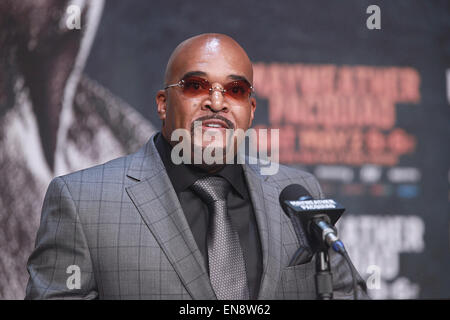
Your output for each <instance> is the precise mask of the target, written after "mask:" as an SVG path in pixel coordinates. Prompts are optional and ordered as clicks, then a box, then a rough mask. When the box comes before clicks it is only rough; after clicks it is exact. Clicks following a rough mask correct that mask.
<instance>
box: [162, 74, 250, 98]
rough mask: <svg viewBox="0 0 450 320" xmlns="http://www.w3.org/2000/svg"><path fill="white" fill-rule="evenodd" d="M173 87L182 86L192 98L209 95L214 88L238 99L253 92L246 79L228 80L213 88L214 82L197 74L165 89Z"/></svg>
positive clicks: (185, 92)
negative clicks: (222, 84) (221, 86)
mask: <svg viewBox="0 0 450 320" xmlns="http://www.w3.org/2000/svg"><path fill="white" fill-rule="evenodd" d="M171 87H180V88H181V89H182V90H183V94H184V95H185V96H187V97H192V98H195V97H200V96H203V95H209V94H211V93H212V92H213V91H214V90H218V91H220V92H222V94H223V95H224V96H225V97H229V98H232V99H234V100H238V101H244V100H246V99H248V98H249V97H250V95H251V94H252V92H253V87H252V85H251V84H250V83H249V82H248V81H246V80H234V81H231V82H228V83H227V84H225V85H224V86H223V89H222V88H220V87H218V86H216V87H214V88H213V87H212V84H211V83H210V82H209V81H208V80H206V79H203V78H201V77H196V76H188V77H185V78H183V79H182V80H180V81H178V82H177V83H174V84H170V85H168V86H167V87H165V88H164V89H168V88H171Z"/></svg>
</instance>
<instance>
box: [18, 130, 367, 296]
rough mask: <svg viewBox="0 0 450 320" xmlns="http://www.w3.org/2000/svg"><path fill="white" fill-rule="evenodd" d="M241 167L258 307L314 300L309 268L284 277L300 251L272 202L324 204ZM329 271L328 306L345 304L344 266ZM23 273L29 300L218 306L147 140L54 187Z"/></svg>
mask: <svg viewBox="0 0 450 320" xmlns="http://www.w3.org/2000/svg"><path fill="white" fill-rule="evenodd" d="M243 167H244V173H245V178H246V181H247V185H248V188H249V193H250V196H251V201H252V204H253V208H254V211H255V215H256V220H257V225H258V229H259V235H260V240H261V246H262V253H263V274H262V278H261V285H260V291H259V295H258V299H315V296H316V291H315V283H314V274H315V264H314V259H313V260H312V261H311V262H309V263H306V264H302V265H297V266H293V267H288V263H289V260H290V258H291V257H292V256H293V254H294V252H295V251H296V250H297V249H298V248H299V247H300V246H307V242H306V241H304V240H302V239H297V237H296V235H295V233H294V230H293V226H292V224H291V222H290V220H289V219H288V217H287V216H286V215H285V214H284V212H283V211H282V209H281V207H280V205H279V200H278V197H279V194H280V192H281V190H282V189H283V188H284V187H285V186H287V185H289V184H291V183H298V184H301V185H303V186H304V187H305V188H306V189H307V190H308V191H309V192H310V193H311V195H312V196H313V197H314V198H321V197H322V196H323V195H322V191H321V189H320V186H319V184H318V182H317V180H316V179H315V178H314V177H313V176H312V175H311V174H308V173H306V172H302V171H299V170H296V169H292V168H288V167H285V166H280V168H279V171H278V173H277V174H276V175H272V176H261V175H260V173H259V167H258V166H257V165H249V164H245V165H243ZM331 264H332V271H333V284H334V290H335V293H334V296H335V297H336V298H352V291H351V288H352V285H351V284H352V281H351V274H350V272H349V269H348V267H347V265H346V264H345V263H344V261H343V260H342V259H341V257H340V256H338V255H334V254H332V253H331ZM71 266H72V267H71ZM73 266H75V268H77V269H76V271H74V270H75V269H73V268H74V267H73ZM27 269H28V272H29V274H30V278H29V281H28V285H27V290H26V299H52V298H53V299H95V298H100V299H216V297H215V294H214V291H213V289H212V287H211V283H210V281H209V277H208V273H207V269H206V266H205V263H204V259H203V257H202V255H201V253H200V250H199V249H198V247H197V244H196V242H195V240H194V237H193V235H192V233H191V230H190V228H189V225H188V222H187V220H186V218H185V216H184V213H183V211H182V208H181V205H180V203H179V201H178V198H177V195H176V193H175V191H174V189H173V187H172V185H171V182H170V180H169V177H168V175H167V173H166V170H165V168H164V165H163V163H162V161H161V159H160V157H159V153H158V151H157V149H156V147H155V145H154V142H153V136H152V137H151V139H150V140H149V142H148V143H147V144H146V145H144V146H143V147H142V148H141V149H140V150H139V151H137V152H136V153H134V154H131V155H128V156H125V157H121V158H118V159H115V160H112V161H110V162H107V163H105V164H103V165H99V166H95V167H92V168H88V169H85V170H81V171H78V172H74V173H71V174H68V175H65V176H61V177H57V178H55V179H53V180H52V182H51V183H50V185H49V187H48V190H47V193H46V196H45V200H44V204H43V208H42V215H41V222H40V227H39V230H38V233H37V237H36V246H35V250H34V251H33V253H32V254H31V256H30V258H29V260H28V265H27ZM74 277H78V278H77V279H78V280H74V279H75V278H74ZM360 280H361V279H360ZM77 281H78V282H77ZM71 284H72V285H71ZM359 290H360V292H359V294H360V295H361V296H365V293H364V290H362V289H359Z"/></svg>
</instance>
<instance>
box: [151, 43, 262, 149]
mask: <svg viewBox="0 0 450 320" xmlns="http://www.w3.org/2000/svg"><path fill="white" fill-rule="evenodd" d="M239 49H240V48H239ZM241 50H242V49H240V50H238V49H236V48H235V47H233V45H232V44H229V43H221V41H220V40H218V39H215V38H213V39H210V40H209V41H206V42H205V43H202V44H200V45H198V44H197V45H193V46H191V47H190V48H187V49H185V50H182V51H181V52H180V53H179V56H178V57H177V58H176V59H175V60H176V61H175V62H174V66H173V72H172V76H171V77H170V78H171V79H168V80H167V81H168V82H169V83H167V84H168V85H170V84H173V83H177V82H178V81H179V80H181V79H183V78H186V75H194V76H197V77H199V78H202V79H206V80H208V82H209V83H210V84H211V85H212V87H213V88H215V87H217V88H220V89H222V88H224V86H226V84H228V83H230V82H232V81H234V80H237V79H241V80H245V81H248V82H249V83H250V84H251V82H252V69H251V65H249V61H248V58H247V57H246V56H245V58H244V57H243V56H242V51H241ZM157 103H158V113H159V115H160V118H161V119H162V120H163V121H164V123H163V128H162V133H163V135H164V136H165V138H166V139H167V140H168V141H170V137H171V134H172V132H173V131H174V130H175V129H185V130H187V131H188V132H191V133H192V129H193V126H194V121H200V120H202V128H201V129H202V130H201V132H202V134H203V135H215V134H217V133H218V132H220V133H221V134H222V137H223V138H224V139H223V140H222V141H214V142H211V141H204V140H203V139H201V140H199V139H197V138H198V136H197V137H196V139H195V141H193V144H194V145H201V147H202V149H204V148H205V147H206V146H208V145H210V144H211V143H213V144H214V146H215V147H227V145H226V142H225V136H226V135H225V130H226V129H234V130H236V129H242V130H244V131H246V130H247V129H248V128H249V127H250V126H251V123H252V120H253V117H254V111H255V108H256V102H255V99H254V98H253V97H250V96H249V95H247V96H246V97H245V99H234V98H232V97H229V96H228V95H226V94H225V95H224V94H223V93H222V92H221V91H220V90H219V89H217V90H213V91H212V93H207V94H203V95H198V96H189V95H187V94H185V93H184V92H183V89H182V88H180V87H178V86H175V87H171V88H168V89H166V90H161V91H159V92H158V95H157ZM218 126H220V128H219V127H218ZM191 138H192V137H191ZM175 143H176V142H175Z"/></svg>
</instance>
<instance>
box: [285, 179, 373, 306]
mask: <svg viewBox="0 0 450 320" xmlns="http://www.w3.org/2000/svg"><path fill="white" fill-rule="evenodd" d="M279 201H280V204H281V207H282V208H283V211H284V212H285V213H286V214H287V216H288V217H289V218H290V219H291V221H292V224H293V226H294V230H295V233H296V235H297V237H298V239H301V238H303V230H305V231H306V238H307V240H308V242H309V244H310V246H311V249H312V250H313V252H314V253H316V256H317V258H316V290H317V296H318V298H319V299H331V298H332V297H333V285H332V275H331V271H330V260H329V257H328V254H327V249H328V248H332V249H333V250H334V251H336V252H337V253H339V254H340V255H342V256H343V257H344V259H345V261H346V262H347V264H348V266H349V268H350V272H351V275H352V287H353V298H354V299H355V300H356V299H357V298H358V295H357V279H358V272H357V271H356V268H355V266H354V265H353V263H352V261H351V260H350V257H349V255H348V253H347V250H346V249H345V247H344V244H343V243H342V241H341V240H340V239H339V237H338V236H337V230H336V228H335V227H334V224H335V223H336V222H337V221H338V219H339V218H340V217H341V215H342V213H343V212H344V211H345V208H344V207H342V206H341V205H340V204H339V203H337V202H336V201H334V200H332V199H323V200H314V199H313V198H312V196H311V195H310V193H309V192H308V190H306V189H305V188H304V187H303V186H301V185H299V184H291V185H288V186H287V187H285V188H284V189H283V191H281V193H280V197H279ZM302 227H303V228H302ZM299 258H300V260H301V262H297V261H298V260H299ZM311 258H312V253H311V252H310V251H308V250H303V249H302V248H300V249H299V250H297V252H296V253H295V254H294V256H293V257H292V259H291V262H290V263H289V265H290V266H292V265H296V264H301V263H305V262H308V261H309V260H311ZM361 285H362V287H363V290H366V286H365V282H364V281H361Z"/></svg>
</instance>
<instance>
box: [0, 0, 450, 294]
mask: <svg viewBox="0 0 450 320" xmlns="http://www.w3.org/2000/svg"><path fill="white" fill-rule="evenodd" d="M70 4H72V5H73V4H75V5H77V6H79V7H80V8H81V12H82V15H81V19H80V21H81V25H80V29H78V28H76V27H75V28H73V26H74V25H72V28H69V27H68V26H67V24H65V23H64V22H65V21H67V19H70V18H71V17H70V12H69V13H68V11H67V10H66V9H67V6H68V5H70ZM371 5H377V8H375V9H374V10H375V11H372V10H369V12H368V11H367V10H368V7H369V6H371ZM378 9H379V10H378ZM55 17H56V18H55ZM0 27H1V28H0V48H2V49H1V53H0V68H1V72H0V121H1V134H0V147H1V149H0V165H1V167H0V175H1V176H0V178H1V180H0V181H2V182H1V186H0V192H1V199H0V200H1V201H0V210H1V211H0V219H1V220H0V246H1V250H2V251H1V252H2V254H1V257H0V294H1V296H2V297H3V298H22V297H23V296H24V287H25V284H26V281H27V277H28V275H27V273H26V269H25V264H26V259H27V258H28V256H29V254H30V252H31V250H32V248H33V242H34V238H35V234H36V230H37V227H38V224H39V216H40V208H41V205H42V199H43V195H44V192H45V190H46V187H47V185H48V183H49V181H50V179H51V178H52V177H54V176H56V175H60V174H64V173H67V172H70V171H73V170H77V169H81V168H84V167H87V166H90V165H93V164H96V163H101V162H104V161H107V160H109V159H112V158H114V157H117V156H119V155H122V154H126V153H129V152H132V151H134V150H136V149H137V148H138V147H139V145H141V144H143V143H145V141H146V140H147V139H148V137H149V135H150V134H151V133H152V132H154V130H157V129H158V128H159V127H160V122H159V119H158V118H157V113H156V105H155V93H156V91H157V90H159V89H160V88H161V87H162V86H163V73H164V69H165V66H166V63H167V59H168V57H169V55H170V53H171V51H172V50H173V49H174V48H175V47H176V45H177V44H178V43H180V42H181V41H183V40H185V39H186V38H188V37H190V36H193V35H197V34H200V33H205V32H219V33H225V34H228V35H230V36H231V37H233V38H234V39H236V40H237V41H238V42H239V43H240V44H241V45H242V46H243V47H244V49H245V50H246V51H247V53H248V54H249V56H250V59H251V60H252V61H253V63H254V70H255V78H254V87H255V90H256V98H257V111H256V117H255V121H254V127H257V128H278V129H280V161H281V162H282V163H285V164H288V165H292V166H297V167H299V168H302V169H304V170H307V171H310V172H311V173H313V174H315V175H316V177H317V178H318V179H319V180H320V182H321V185H322V187H323V189H324V191H325V194H326V195H327V196H328V197H330V198H334V199H336V200H338V201H339V202H340V203H341V204H343V205H344V206H345V207H346V208H347V210H346V212H345V214H344V216H343V218H342V219H341V221H340V222H339V223H338V227H339V232H340V233H341V234H342V235H343V239H344V241H345V243H346V246H347V247H348V250H349V252H350V256H351V258H352V259H353V261H354V263H355V265H356V267H357V269H358V270H359V271H360V273H361V275H362V276H363V277H364V278H365V279H367V283H368V286H369V289H370V290H369V292H370V295H371V296H372V297H373V298H376V299H377V298H378V299H380V298H381V299H405V298H450V276H449V275H448V274H447V272H448V270H449V269H450V259H449V258H450V257H449V253H450V250H449V249H450V248H449V243H450V241H449V226H450V224H449V213H450V210H449V203H450V150H449V138H450V106H449V104H450V4H449V2H448V1H400V0H399V1H362V0H355V1H298V0H297V1H254V0H251V1H242V0H241V1H235V0H229V1H225V2H223V3H219V2H217V3H216V2H211V1H204V0H202V1H195V2H192V1H191V2H188V1H173V0H172V1H164V2H163V1H143V0H142V1H140V0H131V1H120V0H108V1H105V3H103V1H94V0H92V1H51V0H49V1H42V2H39V4H36V2H34V3H33V1H23V4H20V5H18V4H17V3H16V4H15V3H14V2H13V1H7V0H6V1H4V2H3V4H2V5H0ZM55 30H56V31H55Z"/></svg>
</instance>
